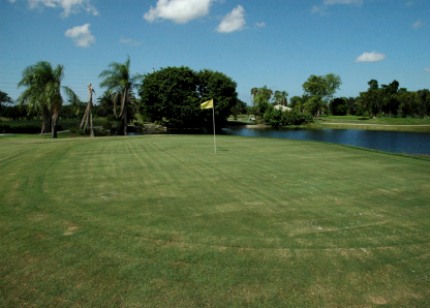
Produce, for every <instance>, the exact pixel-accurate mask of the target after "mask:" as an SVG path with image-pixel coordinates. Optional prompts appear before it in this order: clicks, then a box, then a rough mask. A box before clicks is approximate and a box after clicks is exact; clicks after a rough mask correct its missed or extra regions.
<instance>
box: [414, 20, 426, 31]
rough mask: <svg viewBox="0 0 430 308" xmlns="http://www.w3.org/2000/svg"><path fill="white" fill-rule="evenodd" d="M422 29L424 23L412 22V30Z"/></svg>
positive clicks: (419, 21) (420, 21)
mask: <svg viewBox="0 0 430 308" xmlns="http://www.w3.org/2000/svg"><path fill="white" fill-rule="evenodd" d="M422 27H424V22H423V21H422V20H417V21H416V22H414V23H413V24H412V28H414V29H419V28H422Z"/></svg>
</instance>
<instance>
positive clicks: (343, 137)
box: [223, 128, 430, 155]
mask: <svg viewBox="0 0 430 308" xmlns="http://www.w3.org/2000/svg"><path fill="white" fill-rule="evenodd" d="M223 133H224V134H227V135H238V136H252V137H270V138H286V139H294V140H313V141H323V142H332V143H337V144H344V145H352V146H358V147H364V148H370V149H375V150H381V151H387V152H392V153H407V154H427V155H430V134H429V133H413V132H394V131H372V130H358V129H357V130H355V129H260V128H224V129H223Z"/></svg>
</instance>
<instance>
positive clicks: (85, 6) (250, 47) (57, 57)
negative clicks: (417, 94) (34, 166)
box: [0, 0, 430, 104]
mask: <svg viewBox="0 0 430 308" xmlns="http://www.w3.org/2000/svg"><path fill="white" fill-rule="evenodd" d="M127 56H130V59H131V70H132V73H141V74H145V73H150V72H152V71H153V70H154V69H155V70H157V69H160V68H162V67H167V66H182V65H184V66H189V67H191V68H192V69H195V70H201V69H205V68H207V69H212V70H215V71H220V72H223V73H225V74H226V75H228V76H229V77H231V78H232V79H233V80H234V81H236V82H237V85H238V87H237V90H238V93H239V97H240V98H241V99H242V100H244V101H245V102H247V103H249V104H250V103H251V96H250V94H249V92H250V89H251V88H252V87H261V86H264V85H266V86H268V87H269V88H271V89H273V90H282V91H287V92H288V93H289V94H290V95H289V97H291V96H294V95H301V94H302V93H303V89H302V84H303V82H305V81H306V79H307V78H308V77H309V76H310V75H311V74H315V75H323V74H328V73H335V74H338V75H339V76H340V77H341V79H342V86H341V89H340V90H339V91H338V93H337V94H336V96H357V95H358V94H359V92H360V91H365V90H366V89H367V82H368V81H369V80H370V79H377V80H378V81H379V83H380V84H387V83H390V82H391V81H393V80H394V79H396V80H398V81H399V82H400V86H401V87H406V88H408V89H409V90H419V89H424V88H427V89H428V88H430V1H429V0H0V90H1V91H3V92H6V93H8V94H9V95H10V96H11V97H12V98H14V99H15V98H17V97H18V96H19V94H20V93H21V91H22V90H23V89H18V88H17V83H18V82H19V80H20V78H21V74H22V71H23V70H24V68H25V67H27V66H29V65H32V64H35V63H37V62H38V61H41V60H44V61H49V62H50V63H51V64H52V65H57V64H62V65H64V69H65V77H64V80H63V84H64V85H67V86H69V87H71V88H72V89H73V90H74V91H75V92H76V93H77V94H78V95H79V96H80V98H81V99H82V100H84V101H85V100H86V99H87V85H88V84H89V83H90V82H91V83H92V84H93V85H94V86H95V90H96V93H97V95H99V94H101V93H102V92H103V89H101V88H100V87H99V84H100V79H99V78H98V76H99V74H100V72H101V71H102V70H104V69H106V68H107V66H108V65H109V64H110V63H112V62H124V61H125V60H126V58H127Z"/></svg>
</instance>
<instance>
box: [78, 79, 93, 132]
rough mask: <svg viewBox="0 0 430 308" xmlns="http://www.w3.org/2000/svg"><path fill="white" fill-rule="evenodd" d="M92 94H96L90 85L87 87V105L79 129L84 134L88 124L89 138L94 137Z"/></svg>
mask: <svg viewBox="0 0 430 308" xmlns="http://www.w3.org/2000/svg"><path fill="white" fill-rule="evenodd" d="M93 93H94V94H95V93H96V92H95V91H94V89H93V85H92V84H91V83H90V84H89V85H88V103H87V107H86V108H85V113H84V116H83V117H82V121H81V125H80V128H81V129H83V131H84V132H85V130H86V128H87V126H88V122H89V124H90V136H91V137H94V129H93Z"/></svg>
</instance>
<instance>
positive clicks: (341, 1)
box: [311, 0, 364, 14]
mask: <svg viewBox="0 0 430 308" xmlns="http://www.w3.org/2000/svg"><path fill="white" fill-rule="evenodd" d="M363 2H364V0H323V1H322V3H321V4H320V5H314V6H312V8H311V12H312V13H315V14H317V13H319V14H325V13H326V11H327V8H328V7H330V6H334V5H355V6H360V5H362V4H363Z"/></svg>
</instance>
